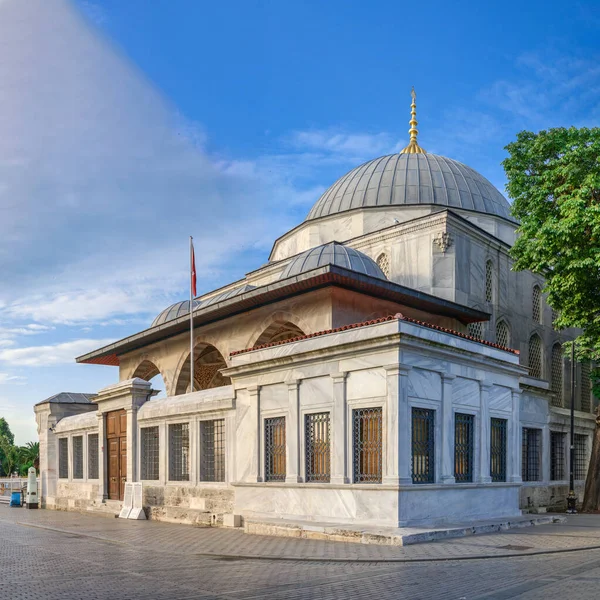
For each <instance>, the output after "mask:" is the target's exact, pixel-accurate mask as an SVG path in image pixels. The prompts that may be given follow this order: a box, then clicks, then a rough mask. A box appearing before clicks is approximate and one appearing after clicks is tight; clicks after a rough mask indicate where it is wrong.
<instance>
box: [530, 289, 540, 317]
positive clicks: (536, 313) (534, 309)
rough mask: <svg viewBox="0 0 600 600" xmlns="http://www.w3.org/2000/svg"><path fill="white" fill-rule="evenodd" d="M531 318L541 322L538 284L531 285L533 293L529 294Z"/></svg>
mask: <svg viewBox="0 0 600 600" xmlns="http://www.w3.org/2000/svg"><path fill="white" fill-rule="evenodd" d="M531 302H532V305H531V318H532V319H533V320H534V321H535V322H536V323H541V322H542V290H541V289H540V286H539V285H534V286H533V293H532V296H531Z"/></svg>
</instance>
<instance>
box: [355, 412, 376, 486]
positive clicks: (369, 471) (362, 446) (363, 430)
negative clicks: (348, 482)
mask: <svg viewBox="0 0 600 600" xmlns="http://www.w3.org/2000/svg"><path fill="white" fill-rule="evenodd" d="M381 430H382V409H381V408H359V409H356V410H353V411H352V441H353V444H352V447H353V455H354V465H353V473H354V478H353V481H354V483H381V476H382V475H381V473H382V439H381V438H382V433H381Z"/></svg>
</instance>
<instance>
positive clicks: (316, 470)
mask: <svg viewBox="0 0 600 600" xmlns="http://www.w3.org/2000/svg"><path fill="white" fill-rule="evenodd" d="M330 427H331V426H330V417H329V413H328V412H324V413H316V414H312V415H305V417H304V443H305V447H306V453H305V461H306V462H305V471H306V473H305V475H306V481H307V482H311V481H325V482H329V480H330V477H331V446H330Z"/></svg>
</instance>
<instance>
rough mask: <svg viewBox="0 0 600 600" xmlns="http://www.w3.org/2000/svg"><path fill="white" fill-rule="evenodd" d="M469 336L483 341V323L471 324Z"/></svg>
mask: <svg viewBox="0 0 600 600" xmlns="http://www.w3.org/2000/svg"><path fill="white" fill-rule="evenodd" d="M468 330H469V335H470V336H471V337H474V338H477V339H483V323H481V322H478V323H469V326H468Z"/></svg>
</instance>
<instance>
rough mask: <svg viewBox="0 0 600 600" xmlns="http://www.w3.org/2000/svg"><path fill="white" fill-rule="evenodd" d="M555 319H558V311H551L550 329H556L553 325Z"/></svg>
mask: <svg viewBox="0 0 600 600" xmlns="http://www.w3.org/2000/svg"><path fill="white" fill-rule="evenodd" d="M556 319H558V311H557V310H554V309H552V329H556V325H555V324H554V323H555V322H556Z"/></svg>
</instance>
